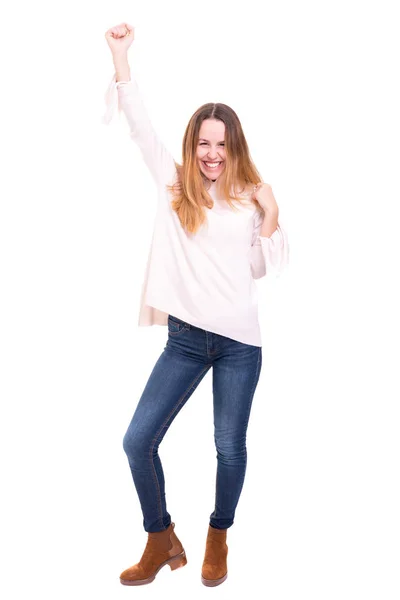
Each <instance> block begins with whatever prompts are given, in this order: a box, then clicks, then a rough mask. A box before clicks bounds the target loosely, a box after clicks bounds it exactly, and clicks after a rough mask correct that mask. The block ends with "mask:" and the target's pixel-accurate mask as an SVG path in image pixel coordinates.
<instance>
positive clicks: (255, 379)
mask: <svg viewBox="0 0 400 600" xmlns="http://www.w3.org/2000/svg"><path fill="white" fill-rule="evenodd" d="M261 351H262V348H261V347H260V349H259V351H258V359H257V366H256V374H255V378H254V383H253V387H252V392H251V398H252V401H251V402H249V408H248V411H247V417H246V418H247V422H246V435H247V427H248V422H249V417H250V412H251V406H252V403H253V397H254V393H255V390H256V386H257V381H258V378H259V375H260V371H261ZM246 462H247V458H246ZM244 479H245V474H244V476H243V479H242V482H241V485H242V486H243V483H244ZM216 506H217V485H215V497H214V510H215V507H216ZM213 512H214V511H213Z"/></svg>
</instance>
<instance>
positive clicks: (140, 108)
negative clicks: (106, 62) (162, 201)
mask: <svg viewBox="0 0 400 600" xmlns="http://www.w3.org/2000/svg"><path fill="white" fill-rule="evenodd" d="M105 104H106V112H105V113H104V115H103V118H102V122H103V124H104V125H109V124H110V123H111V121H112V120H113V118H114V116H115V115H118V117H119V115H120V113H121V112H123V113H124V114H125V117H126V120H127V122H128V125H129V129H130V137H131V139H132V140H133V141H134V142H136V144H137V145H138V147H139V149H140V151H141V154H142V157H143V160H144V162H145V163H146V165H147V167H148V168H149V170H150V172H151V174H152V176H153V178H154V179H155V181H156V183H157V184H162V185H165V184H166V183H171V182H172V180H173V178H174V175H175V173H176V166H175V161H174V159H173V156H172V155H171V153H170V152H169V151H168V150H167V148H166V147H165V146H164V144H163V143H162V142H161V140H160V139H159V137H158V135H157V133H156V131H155V130H154V128H153V125H152V123H151V121H150V119H149V116H148V114H147V110H146V107H145V106H144V103H143V100H142V97H141V94H140V90H139V87H138V84H137V82H136V80H135V79H133V78H132V79H131V80H130V81H118V82H117V81H116V74H115V73H114V75H113V78H112V79H111V82H110V84H109V86H108V88H107V91H106V94H105Z"/></svg>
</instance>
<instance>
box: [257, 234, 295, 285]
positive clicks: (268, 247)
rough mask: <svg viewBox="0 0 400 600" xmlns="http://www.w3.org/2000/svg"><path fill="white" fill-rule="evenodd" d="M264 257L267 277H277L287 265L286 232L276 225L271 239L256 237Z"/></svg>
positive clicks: (287, 245) (287, 246)
mask: <svg viewBox="0 0 400 600" xmlns="http://www.w3.org/2000/svg"><path fill="white" fill-rule="evenodd" d="M258 240H259V243H260V244H261V248H262V252H263V255H264V260H265V266H266V273H267V275H271V274H272V275H275V276H276V277H279V276H280V275H281V274H282V272H283V271H284V269H285V268H286V267H287V266H288V264H289V244H288V238H287V234H286V231H285V230H284V229H282V227H281V226H280V225H278V227H277V229H275V231H274V233H273V234H272V235H271V237H264V236H262V235H258V236H257V241H258Z"/></svg>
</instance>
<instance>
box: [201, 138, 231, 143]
mask: <svg viewBox="0 0 400 600" xmlns="http://www.w3.org/2000/svg"><path fill="white" fill-rule="evenodd" d="M208 141H209V140H206V138H199V142H208ZM223 143H225V140H221V141H220V142H218V144H223Z"/></svg>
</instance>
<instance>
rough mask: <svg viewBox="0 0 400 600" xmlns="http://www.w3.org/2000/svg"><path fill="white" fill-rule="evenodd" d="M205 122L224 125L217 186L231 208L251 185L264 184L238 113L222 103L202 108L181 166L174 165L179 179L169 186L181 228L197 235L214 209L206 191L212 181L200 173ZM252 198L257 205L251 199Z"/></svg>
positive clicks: (185, 143)
mask: <svg viewBox="0 0 400 600" xmlns="http://www.w3.org/2000/svg"><path fill="white" fill-rule="evenodd" d="M205 119H216V120H219V121H222V122H223V123H224V124H225V157H226V160H225V167H224V170H223V172H222V173H221V175H220V177H219V178H218V180H217V185H218V189H219V191H220V192H222V196H223V197H224V198H225V199H226V201H227V202H228V204H229V205H230V207H231V208H232V209H235V208H236V207H235V205H234V202H235V201H237V202H242V200H243V197H241V194H243V192H245V191H248V189H249V186H254V185H256V184H257V183H261V181H262V179H261V176H260V173H259V172H258V171H257V169H256V167H255V165H254V163H253V160H252V158H251V156H250V152H249V147H248V145H247V141H246V138H245V136H244V133H243V129H242V125H241V123H240V121H239V118H238V116H237V114H236V113H235V111H234V110H233V109H232V108H230V107H229V106H227V105H226V104H221V103H208V104H203V105H202V106H200V108H198V109H197V110H196V112H195V113H194V114H193V115H192V117H191V118H190V121H189V123H188V125H187V127H186V131H185V135H184V137H183V142H182V164H179V163H177V162H175V165H176V170H177V179H176V181H175V183H173V184H172V185H168V186H167V188H168V190H169V191H170V192H171V193H172V195H173V200H172V203H171V206H172V208H173V210H174V211H175V212H176V213H177V215H178V217H179V220H180V222H181V225H182V227H183V228H184V229H185V230H186V231H187V232H189V233H196V231H197V230H198V229H199V227H200V226H201V225H202V224H203V223H204V221H205V220H206V214H205V209H206V207H207V208H212V206H213V200H212V198H211V196H210V194H209V193H208V191H207V182H208V181H209V180H208V179H207V178H206V177H205V176H204V174H203V173H202V171H201V170H200V167H199V164H198V158H197V146H198V142H199V132H200V127H201V124H202V122H203V121H204V120H205ZM251 199H252V202H254V203H256V201H255V200H254V199H253V198H252V196H251ZM256 204H258V203H256Z"/></svg>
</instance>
